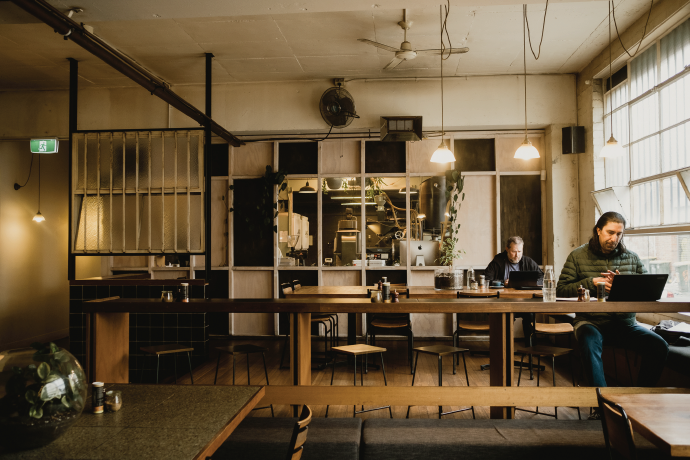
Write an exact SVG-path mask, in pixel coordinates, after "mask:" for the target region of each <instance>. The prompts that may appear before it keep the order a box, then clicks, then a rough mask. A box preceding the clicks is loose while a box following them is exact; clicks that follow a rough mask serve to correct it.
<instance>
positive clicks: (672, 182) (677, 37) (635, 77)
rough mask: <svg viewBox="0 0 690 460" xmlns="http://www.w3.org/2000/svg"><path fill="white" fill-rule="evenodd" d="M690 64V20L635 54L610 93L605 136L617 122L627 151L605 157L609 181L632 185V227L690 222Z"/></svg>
mask: <svg viewBox="0 0 690 460" xmlns="http://www.w3.org/2000/svg"><path fill="white" fill-rule="evenodd" d="M689 64H690V20H688V21H685V22H684V23H683V24H681V25H680V26H678V27H676V28H675V29H674V30H673V31H671V32H670V33H669V34H667V35H666V36H664V37H663V38H661V39H660V40H658V41H657V42H656V43H655V44H654V45H652V46H651V47H649V48H647V49H646V50H645V51H644V52H642V53H640V54H639V55H637V56H636V57H635V58H633V59H631V60H630V61H629V62H628V72H627V75H628V77H627V79H626V80H624V81H623V82H621V83H619V84H618V85H617V86H614V87H613V88H612V89H611V90H610V91H608V92H607V93H606V95H605V115H604V140H608V138H609V137H610V136H611V130H612V127H613V136H614V137H615V138H616V140H618V142H619V143H620V144H621V145H622V146H623V150H624V155H623V156H622V157H620V158H613V159H611V158H609V159H606V160H605V161H604V169H605V171H604V172H605V174H604V177H605V185H606V188H610V187H621V186H623V187H629V188H630V204H629V209H625V211H626V213H627V214H628V216H627V217H628V219H629V221H630V225H631V227H634V228H640V227H656V226H664V225H677V224H686V223H690V211H689V209H690V201H688V192H687V189H688V187H687V186H688V184H685V183H684V179H683V177H684V175H683V174H681V170H683V169H685V168H689V167H690V66H689ZM686 66H689V68H686ZM614 83H615V82H614ZM593 196H595V198H596V197H597V196H598V195H597V192H595V193H594V194H593ZM598 204H599V206H600V207H601V204H600V203H598ZM608 210H610V209H601V211H602V212H606V211H608Z"/></svg>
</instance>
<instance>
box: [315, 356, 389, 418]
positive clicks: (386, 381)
mask: <svg viewBox="0 0 690 460" xmlns="http://www.w3.org/2000/svg"><path fill="white" fill-rule="evenodd" d="M331 351H332V352H333V353H334V354H338V353H342V354H344V355H350V356H352V357H353V358H354V362H355V372H354V385H355V386H357V356H362V358H361V361H362V365H361V371H360V382H361V386H364V367H365V364H364V356H367V355H370V354H374V353H378V354H379V357H380V358H381V370H382V371H383V383H384V385H386V386H388V380H387V379H386V368H385V366H384V365H383V352H385V351H386V349H385V348H381V347H374V346H371V345H364V344H358V345H345V346H342V347H333V348H332V349H331ZM334 376H335V366H333V371H332V372H331V385H333V377H334ZM328 408H329V406H326V417H328ZM386 408H388V412H389V413H390V416H391V418H393V411H392V410H391V406H383V407H377V408H375V409H367V410H364V406H362V410H361V411H358V410H357V406H356V405H355V406H353V412H352V416H353V417H354V416H355V415H357V414H361V413H362V412H371V411H375V410H380V409H386Z"/></svg>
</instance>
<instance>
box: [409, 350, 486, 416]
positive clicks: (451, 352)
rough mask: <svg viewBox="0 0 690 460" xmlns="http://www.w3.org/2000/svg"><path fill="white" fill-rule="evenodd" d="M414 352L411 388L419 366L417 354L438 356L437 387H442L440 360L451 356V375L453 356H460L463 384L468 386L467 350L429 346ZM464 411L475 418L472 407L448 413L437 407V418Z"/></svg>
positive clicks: (441, 407) (441, 365) (441, 362)
mask: <svg viewBox="0 0 690 460" xmlns="http://www.w3.org/2000/svg"><path fill="white" fill-rule="evenodd" d="M414 351H416V352H417V355H416V358H415V363H414V372H413V374H412V386H414V380H415V377H416V376H417V364H419V354H420V353H425V354H427V355H433V356H438V386H443V359H442V358H443V357H444V356H447V355H451V357H450V358H451V361H452V363H453V374H455V355H462V365H463V367H464V368H465V382H467V386H470V378H469V377H468V376H467V363H466V362H465V352H466V351H470V350H469V349H468V348H457V347H449V346H448V345H431V346H429V347H418V348H415V349H414ZM410 407H412V406H407V416H406V417H405V418H410ZM466 410H471V411H472V418H475V415H474V406H471V407H468V408H465V409H459V410H454V411H450V412H443V406H438V418H441V416H442V415H448V414H454V413H456V412H464V411H466Z"/></svg>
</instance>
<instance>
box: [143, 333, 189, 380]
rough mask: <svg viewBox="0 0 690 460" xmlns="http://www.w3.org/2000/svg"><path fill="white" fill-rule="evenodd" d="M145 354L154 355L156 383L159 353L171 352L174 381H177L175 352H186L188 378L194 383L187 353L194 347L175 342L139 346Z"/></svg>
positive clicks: (167, 353) (159, 359) (159, 363)
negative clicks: (173, 364)
mask: <svg viewBox="0 0 690 460" xmlns="http://www.w3.org/2000/svg"><path fill="white" fill-rule="evenodd" d="M139 349H140V350H141V351H143V352H144V353H146V354H150V355H156V358H157V362H156V384H157V383H158V371H159V369H160V366H161V355H170V354H173V355H175V356H173V362H174V363H175V383H177V355H176V354H177V353H187V360H188V361H189V378H190V379H192V385H194V376H193V375H192V358H191V356H190V355H189V353H190V352H192V351H194V348H191V347H185V346H182V345H178V344H176V343H166V344H163V345H154V346H151V347H141V348H139Z"/></svg>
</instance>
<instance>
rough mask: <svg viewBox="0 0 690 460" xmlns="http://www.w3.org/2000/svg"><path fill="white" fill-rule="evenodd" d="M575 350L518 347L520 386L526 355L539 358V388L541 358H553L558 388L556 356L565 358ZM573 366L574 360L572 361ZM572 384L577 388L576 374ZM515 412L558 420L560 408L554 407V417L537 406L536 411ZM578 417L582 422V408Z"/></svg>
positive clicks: (516, 351)
mask: <svg viewBox="0 0 690 460" xmlns="http://www.w3.org/2000/svg"><path fill="white" fill-rule="evenodd" d="M572 351H573V350H572V349H570V348H560V347H551V346H546V345H534V346H531V347H518V348H517V349H516V350H515V353H519V354H520V355H522V356H521V357H520V372H519V373H518V386H520V380H521V379H522V367H523V366H522V363H523V361H524V359H525V355H530V356H535V355H536V356H537V386H539V383H540V382H539V377H540V375H541V369H540V367H541V357H542V356H544V357H547V358H549V357H550V358H551V373H552V377H553V386H554V387H555V386H556V356H563V355H567V354H570V353H571V352H572ZM571 364H572V360H571ZM572 382H573V386H575V374H574V373H573V374H572ZM515 410H521V411H523V412H530V413H532V414H538V415H546V416H549V417H555V418H556V419H558V407H554V415H551V414H547V413H545V412H539V406H537V408H536V410H528V409H520V408H517V407H516V408H515ZM577 416H578V418H579V419H580V420H582V418H581V416H580V408H579V407H578V408H577Z"/></svg>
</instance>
